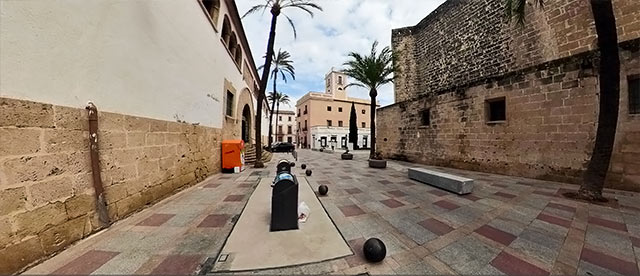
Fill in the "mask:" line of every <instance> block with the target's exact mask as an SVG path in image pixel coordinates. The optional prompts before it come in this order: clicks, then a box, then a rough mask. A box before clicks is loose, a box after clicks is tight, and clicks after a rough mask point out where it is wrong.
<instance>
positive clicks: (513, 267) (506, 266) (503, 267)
mask: <svg viewBox="0 0 640 276" xmlns="http://www.w3.org/2000/svg"><path fill="white" fill-rule="evenodd" d="M491 265H492V266H493V267H495V268H497V269H498V270H500V271H502V273H505V274H507V275H510V276H511V275H513V276H516V275H518V276H520V275H549V272H548V271H546V270H544V269H542V268H539V267H537V266H535V265H532V264H530V263H528V262H526V261H524V260H521V259H519V258H518V257H515V256H513V255H511V254H509V253H507V252H504V251H502V252H500V254H498V256H497V257H495V259H493V261H491Z"/></svg>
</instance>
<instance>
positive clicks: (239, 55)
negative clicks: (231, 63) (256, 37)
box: [234, 44, 242, 67]
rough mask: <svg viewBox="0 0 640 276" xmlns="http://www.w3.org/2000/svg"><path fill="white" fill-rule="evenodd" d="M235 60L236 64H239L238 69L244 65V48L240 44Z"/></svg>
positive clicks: (237, 46)
mask: <svg viewBox="0 0 640 276" xmlns="http://www.w3.org/2000/svg"><path fill="white" fill-rule="evenodd" d="M234 58H235V59H234V60H235V61H236V64H238V67H240V66H241V64H242V47H241V46H240V44H238V45H236V53H235V56H234Z"/></svg>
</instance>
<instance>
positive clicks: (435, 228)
mask: <svg viewBox="0 0 640 276" xmlns="http://www.w3.org/2000/svg"><path fill="white" fill-rule="evenodd" d="M418 224H419V225H420V226H422V227H424V228H425V229H427V230H429V231H431V232H433V233H434V234H437V235H440V236H442V235H445V234H447V233H449V232H451V231H453V230H454V229H453V228H452V227H451V226H449V225H447V224H446V223H444V222H441V221H439V220H437V219H433V218H430V219H426V220H423V221H421V222H418Z"/></svg>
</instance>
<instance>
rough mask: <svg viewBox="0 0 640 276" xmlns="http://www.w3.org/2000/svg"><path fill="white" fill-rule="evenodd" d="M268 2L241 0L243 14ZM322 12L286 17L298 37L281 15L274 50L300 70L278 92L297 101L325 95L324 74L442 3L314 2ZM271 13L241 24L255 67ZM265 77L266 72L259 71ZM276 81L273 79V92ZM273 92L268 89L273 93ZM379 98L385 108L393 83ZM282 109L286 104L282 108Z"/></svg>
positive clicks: (291, 12) (362, 94) (353, 91)
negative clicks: (286, 53)
mask: <svg viewBox="0 0 640 276" xmlns="http://www.w3.org/2000/svg"><path fill="white" fill-rule="evenodd" d="M264 2H265V0H237V1H236V4H237V6H238V10H239V12H240V15H243V14H244V13H245V12H246V11H247V10H248V9H249V8H251V7H252V6H254V5H257V4H261V3H264ZM315 2H316V3H317V4H319V5H321V6H322V8H323V9H324V11H319V12H316V13H315V16H314V17H313V18H311V17H309V15H308V14H307V13H305V12H303V11H301V10H298V9H288V10H284V11H283V12H284V13H286V14H287V15H288V16H289V17H291V19H293V21H294V22H295V25H296V30H297V33H298V38H297V39H294V38H293V31H292V30H291V27H290V26H289V23H288V22H287V21H286V18H285V17H284V16H280V17H278V19H279V20H278V26H277V29H276V44H275V49H276V51H278V49H279V48H282V49H283V50H287V51H289V52H290V53H291V56H292V60H293V61H294V66H295V67H296V80H289V82H288V83H286V84H285V83H284V82H282V81H280V80H279V82H278V90H279V91H280V92H284V93H286V94H287V95H289V96H290V97H291V98H293V99H294V101H293V102H292V104H291V107H289V108H287V107H285V108H286V109H290V110H294V106H295V101H297V100H298V99H299V98H300V97H301V96H303V95H304V94H306V93H307V92H309V91H318V92H322V91H324V81H323V80H324V75H325V74H326V73H327V72H329V70H331V67H334V68H335V69H341V68H342V64H343V63H344V62H345V61H346V60H347V54H348V53H349V52H351V51H355V52H361V53H366V52H368V51H369V49H370V48H371V44H372V43H373V41H375V40H378V41H379V43H380V46H381V47H384V46H388V45H390V44H391V29H394V28H400V27H406V26H412V25H415V24H417V23H418V22H419V21H420V20H422V18H424V17H425V16H426V15H427V14H429V13H430V12H431V11H433V10H434V9H435V8H437V7H438V6H439V5H440V4H442V3H443V2H444V0H316V1H315ZM270 20H271V14H270V13H269V12H268V11H266V12H265V13H264V14H262V15H261V14H260V13H257V14H253V15H250V16H247V17H245V18H244V19H243V20H242V23H243V25H244V29H245V32H246V35H247V38H248V40H249V44H250V47H251V51H252V54H253V58H254V60H255V62H256V66H260V65H262V64H263V63H264V58H263V56H264V53H265V51H266V44H267V38H268V32H269V24H270ZM259 74H262V71H260V72H259ZM271 85H272V82H271V80H269V88H270V87H271ZM269 91H270V89H269ZM348 93H349V96H351V97H359V98H367V97H368V91H366V90H364V89H362V88H358V87H350V88H349V89H348ZM378 100H379V101H380V103H381V104H382V105H383V106H384V105H388V104H392V103H393V84H389V85H386V86H384V87H383V88H382V89H380V91H379V96H378ZM281 108H282V106H281Z"/></svg>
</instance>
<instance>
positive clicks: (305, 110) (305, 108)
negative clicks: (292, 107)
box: [304, 105, 307, 114]
mask: <svg viewBox="0 0 640 276" xmlns="http://www.w3.org/2000/svg"><path fill="white" fill-rule="evenodd" d="M304 114H307V106H306V105H305V106H304Z"/></svg>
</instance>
